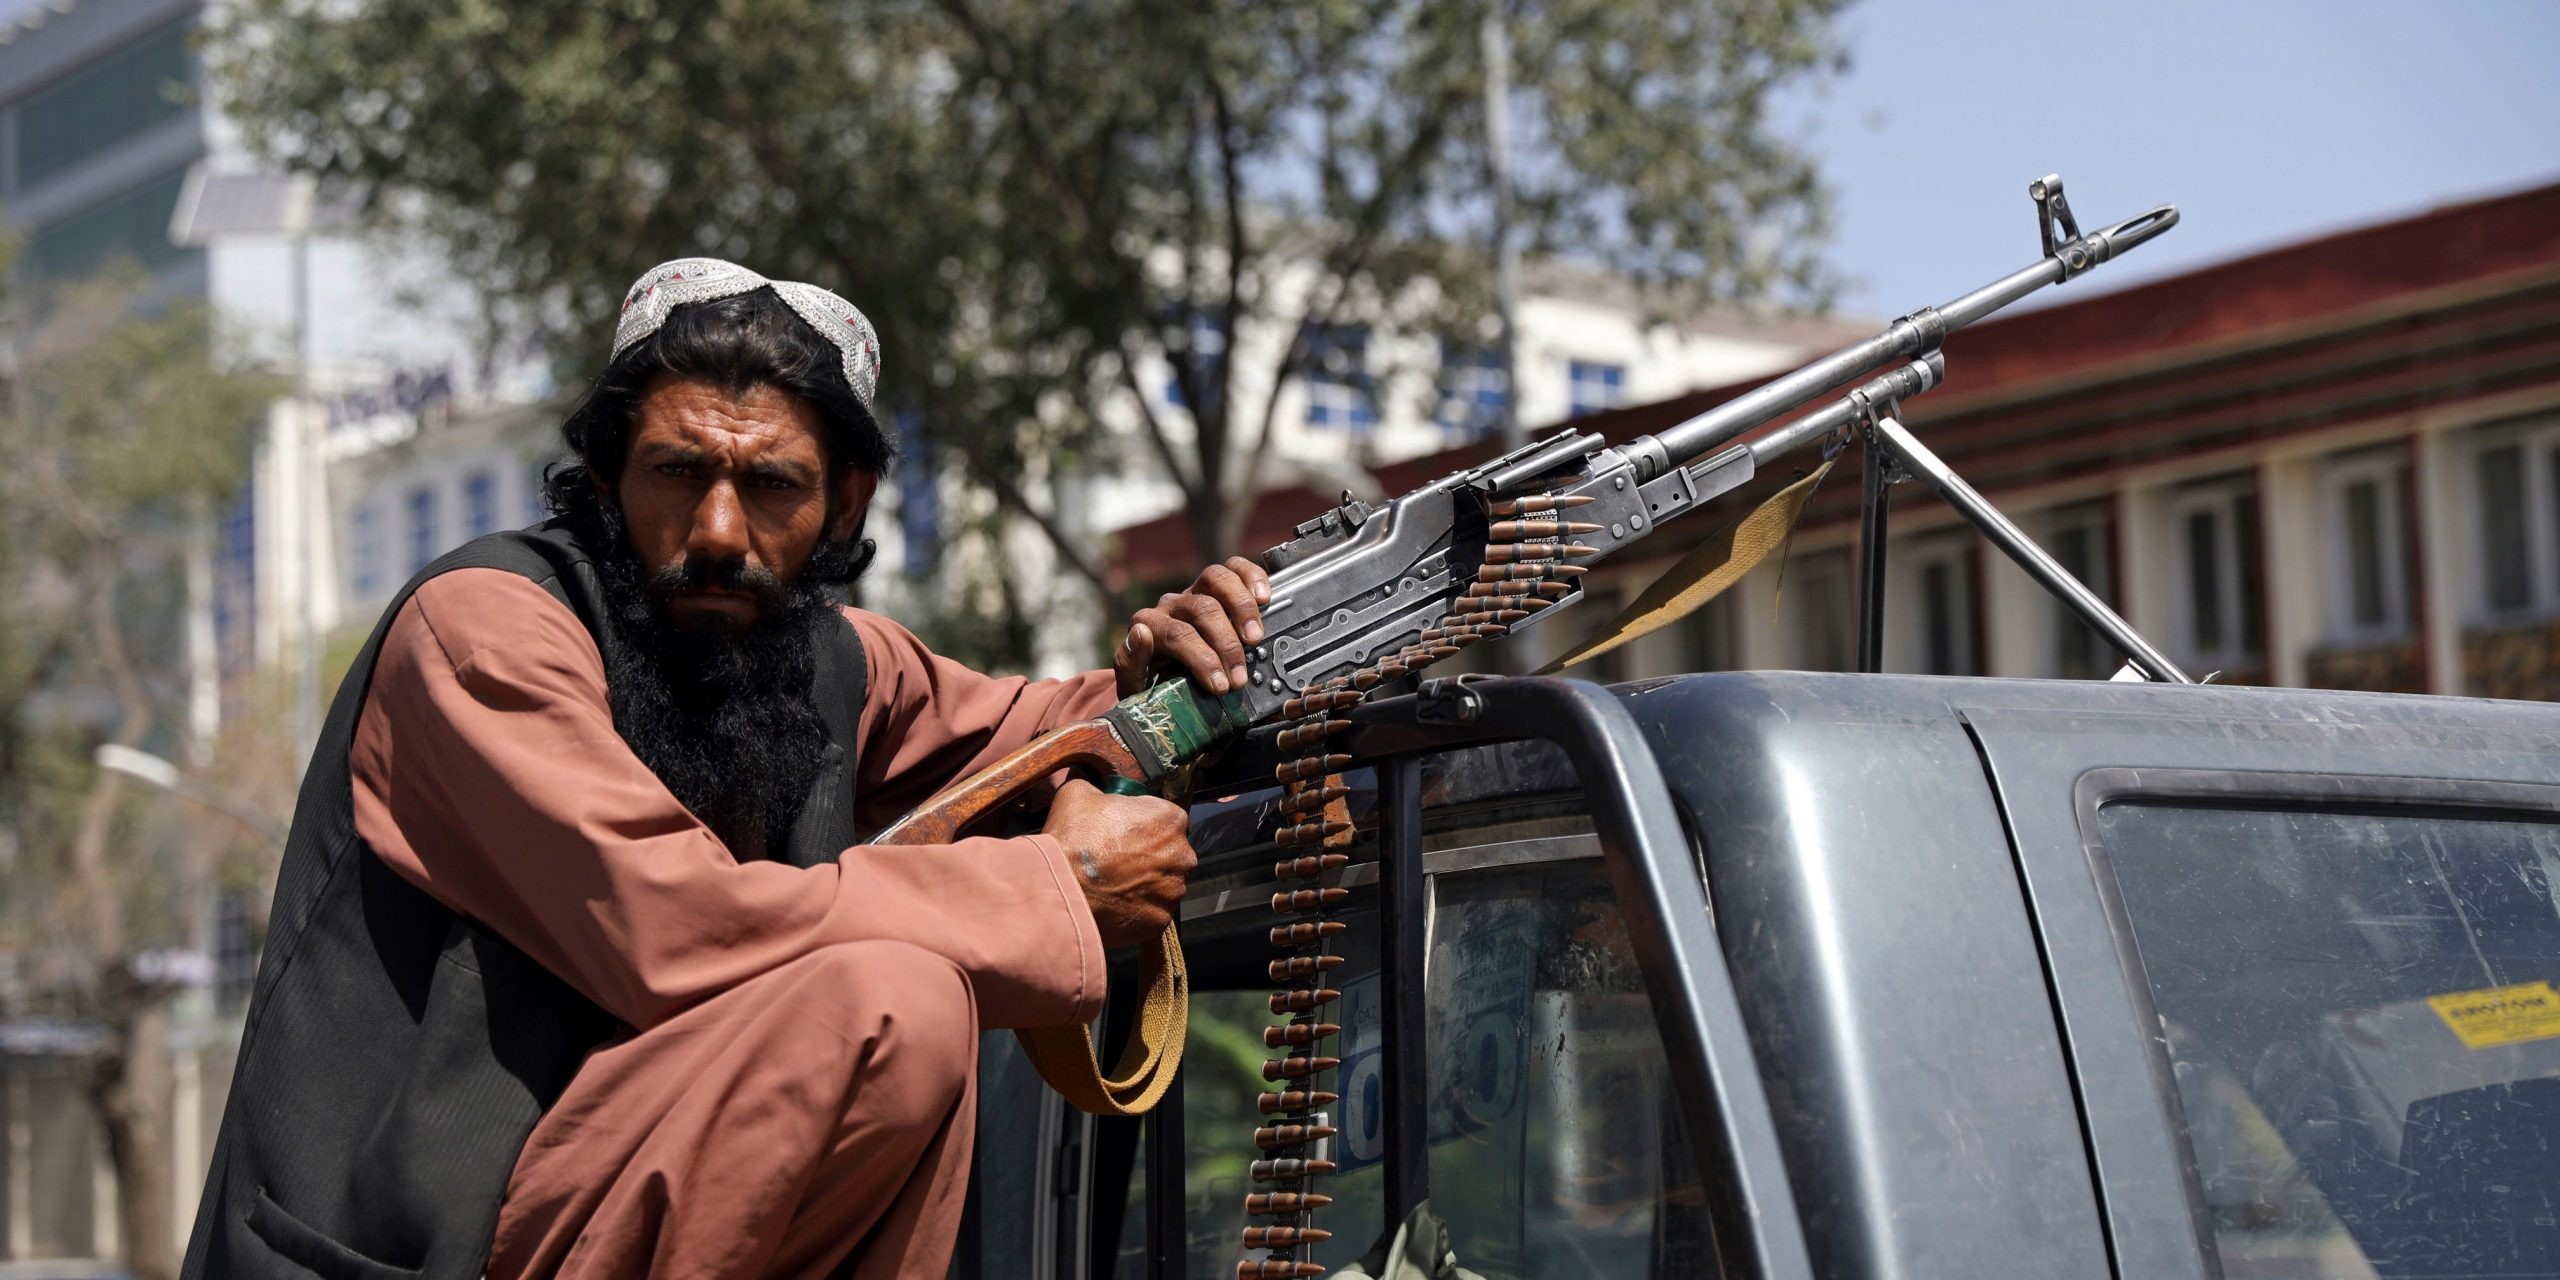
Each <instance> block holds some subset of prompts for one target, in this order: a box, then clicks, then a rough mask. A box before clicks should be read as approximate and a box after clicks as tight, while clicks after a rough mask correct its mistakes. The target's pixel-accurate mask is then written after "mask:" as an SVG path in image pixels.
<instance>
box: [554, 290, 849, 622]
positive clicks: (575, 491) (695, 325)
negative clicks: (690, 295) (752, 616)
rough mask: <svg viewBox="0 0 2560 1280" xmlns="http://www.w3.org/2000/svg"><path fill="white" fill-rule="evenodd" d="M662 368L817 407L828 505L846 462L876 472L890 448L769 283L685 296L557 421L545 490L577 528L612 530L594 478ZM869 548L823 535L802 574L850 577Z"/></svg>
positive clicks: (831, 347) (623, 446)
mask: <svg viewBox="0 0 2560 1280" xmlns="http://www.w3.org/2000/svg"><path fill="white" fill-rule="evenodd" d="M662 373H672V374H675V375H677V376H679V377H687V378H699V379H701V380H703V381H705V382H709V383H711V384H713V385H714V386H717V387H719V388H721V389H722V390H724V391H727V392H730V393H731V394H733V395H743V394H745V393H746V392H747V391H748V390H749V389H751V388H753V387H755V386H758V385H764V386H769V387H772V388H774V389H775V390H777V391H782V392H785V393H787V394H790V395H794V396H798V397H799V398H800V399H802V400H804V401H806V402H808V404H809V405H810V406H811V407H812V408H814V409H816V410H817V411H818V421H819V423H820V424H821V429H822V432H823V435H822V437H821V439H820V444H821V446H822V447H824V449H825V450H826V455H827V467H828V477H827V478H828V480H829V483H828V484H827V485H826V493H827V500H828V503H829V510H830V512H831V513H832V510H833V503H834V501H835V492H836V489H835V485H834V483H833V481H834V480H835V478H836V477H837V476H838V475H839V474H841V472H842V470H843V469H844V468H848V467H858V468H860V469H862V470H864V471H868V472H870V473H871V474H873V475H882V474H885V473H887V471H888V469H889V463H890V460H891V459H892V458H893V457H894V456H895V451H894V450H893V449H892V448H891V446H890V443H889V438H888V436H887V435H886V434H885V433H883V432H882V431H881V430H880V424H879V422H878V421H877V420H876V419H874V418H873V417H872V416H871V414H870V412H869V411H868V410H866V409H864V408H863V407H862V402H861V401H860V400H858V399H855V398H854V394H853V388H852V387H851V386H850V385H849V384H847V383H846V382H845V379H844V355H843V353H842V352H840V351H838V350H837V349H836V346H835V344H833V343H831V342H828V341H827V340H826V338H825V337H824V336H822V335H820V334H819V332H818V331H817V330H816V329H813V328H811V327H810V326H809V323H808V322H807V321H805V320H802V319H801V318H800V316H799V314H798V313H797V312H794V311H793V310H792V309H791V307H790V305H789V304H788V303H785V302H784V301H783V300H782V299H781V297H779V296H778V295H776V294H775V293H774V291H773V290H772V289H770V288H766V289H754V290H750V291H748V292H746V293H742V294H739V295H737V296H736V297H731V298H719V299H715V300H713V301H709V302H695V303H689V304H687V305H685V306H681V307H678V308H676V309H675V311H674V312H673V313H672V314H670V315H669V316H668V317H667V322H666V323H665V324H664V325H661V326H659V328H658V331H657V332H656V333H653V334H650V335H649V336H648V337H646V338H643V339H641V340H640V341H639V342H636V343H634V344H632V346H631V349H630V350H628V351H625V352H623V353H622V354H621V355H620V356H619V357H617V358H615V360H614V361H613V363H612V364H609V365H607V366H605V371H604V373H603V375H602V376H600V377H598V378H597V379H596V381H595V385H594V386H592V387H590V388H588V389H587V394H586V396H585V398H583V399H581V400H580V401H579V402H578V405H577V407H576V408H574V409H572V410H570V411H569V417H568V419H567V420H566V421H565V422H563V423H561V424H560V436H561V440H562V442H563V443H565V444H567V445H568V447H569V457H568V458H566V459H564V460H562V461H559V462H555V463H553V464H551V466H550V467H549V468H548V469H547V470H546V471H545V472H544V474H543V480H542V498H543V502H544V504H545V505H547V506H549V507H550V508H551V510H552V511H554V512H556V513H558V514H560V515H563V516H566V517H568V518H569V520H570V522H571V524H572V526H573V527H575V528H576V529H577V530H578V531H579V532H581V533H587V534H591V535H603V534H606V533H607V531H608V530H610V531H611V533H612V534H619V532H620V530H619V528H618V526H619V524H620V521H619V520H618V519H615V518H614V517H615V516H616V515H617V514H618V513H615V512H612V511H609V510H607V509H606V504H605V502H604V500H603V499H602V498H600V497H599V495H598V493H597V490H596V484H595V477H597V476H601V477H603V478H604V480H605V488H606V489H607V490H610V489H612V487H613V482H614V481H615V480H617V479H619V478H620V476H621V474H622V463H623V460H624V459H625V458H626V457H628V456H629V455H630V452H631V432H632V429H633V428H634V427H635V426H637V425H638V423H639V418H640V402H641V400H642V399H643V398H645V397H646V396H647V394H648V390H649V383H650V382H651V381H652V380H653V379H655V378H656V377H657V376H658V375H659V374H662ZM874 551H875V548H874V547H873V545H872V543H871V541H870V540H869V539H867V538H863V537H861V536H860V535H859V534H856V535H855V537H854V538H852V539H849V540H847V541H845V542H841V543H839V542H827V543H822V544H820V546H819V548H818V553H817V554H816V555H815V556H814V557H812V558H811V559H810V561H809V563H808V565H807V567H806V568H804V569H802V570H801V573H800V577H801V579H802V580H803V581H806V582H809V583H812V584H816V585H822V586H824V585H840V584H843V583H848V582H851V581H853V580H854V579H855V578H857V577H859V576H861V573H862V571H863V569H864V568H865V567H867V566H869V564H870V563H871V557H872V555H873V552H874Z"/></svg>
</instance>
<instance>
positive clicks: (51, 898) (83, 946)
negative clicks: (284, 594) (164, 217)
mask: <svg viewBox="0 0 2560 1280" xmlns="http://www.w3.org/2000/svg"><path fill="white" fill-rule="evenodd" d="M0 338H5V342H6V346H7V349H8V352H9V355H10V357H11V359H10V361H9V364H8V366H7V370H6V381H5V386H0V457H6V458H7V459H8V460H9V462H8V465H7V467H5V468H0V598H6V599H8V600H9V601H10V602H11V615H10V620H9V625H8V626H7V627H6V628H0V823H5V826H6V829H7V832H8V835H9V837H10V844H11V846H12V848H13V849H14V851H15V856H16V858H17V865H15V866H13V867H11V868H10V871H11V874H10V875H9V876H8V877H7V882H8V890H9V900H8V901H7V902H6V904H5V906H6V912H5V923H6V924H7V925H8V927H9V930H10V932H11V934H12V935H13V937H14V938H15V939H16V940H17V941H18V942H19V943H20V944H21V945H22V946H29V947H33V948H35V949H37V950H58V951H62V952H66V953H71V954H75V955H78V954H82V953H85V955H86V956H87V958H88V960H89V961H91V962H100V963H103V962H109V961H112V960H114V959H116V958H117V953H118V952H119V951H120V949H121V947H122V946H123V945H124V944H125V943H127V942H137V944H139V942H144V941H167V940H169V938H168V930H167V928H166V927H163V926H172V927H173V922H174V921H175V919H176V918H177V917H176V913H175V910H174V907H173V905H172V900H171V893H170V891H169V883H168V881H167V880H165V879H156V878H154V877H153V876H152V875H151V874H150V873H148V872H146V871H144V870H143V869H142V868H141V867H139V866H137V865H134V863H133V862H132V861H127V862H126V863H125V865H123V866H122V867H120V868H118V870H120V871H121V872H122V873H123V874H122V875H111V874H108V872H107V869H106V868H104V867H103V866H83V865H80V864H81V851H82V850H83V849H85V848H87V847H89V846H95V845H100V844H101V843H102V842H105V841H107V840H108V838H109V837H110V836H114V837H120V838H121V840H120V841H119V843H120V844H121V841H122V840H130V841H131V842H132V843H131V844H130V845H125V846H123V847H125V848H127V849H130V850H133V851H134V856H135V857H136V858H145V857H149V856H152V855H151V854H150V852H149V848H157V849H161V850H162V851H165V850H166V847H167V845H168V843H169V841H170V840H172V839H174V838H175V836H176V833H175V831H174V829H173V828H172V827H170V826H169V825H167V824H166V822H165V820H164V819H161V818H152V817H149V816H148V814H147V812H146V811H148V810H150V806H148V805H145V804H139V803H132V802H130V797H127V798H126V799H125V800H119V799H118V797H117V795H116V793H115V792H114V791H113V790H111V789H103V788H102V777H103V775H101V773H100V772H99V770H98V769H97V767H96V766H95V764H94V763H93V762H92V760H91V752H92V750H93V749H94V748H95V747H96V746H97V745H98V744H99V743H100V742H101V741H108V740H112V741H117V742H121V743H124V744H126V745H135V746H142V745H147V746H150V747H152V748H154V749H160V750H173V749H174V748H173V746H172V745H171V744H170V742H169V741H168V740H167V733H166V728H167V726H169V725H171V724H172V723H174V721H175V720H176V717H175V716H173V715H171V714H170V712H171V711H172V710H173V709H174V706H175V704H176V702H177V701H178V699H179V698H180V696H181V688H182V685H183V680H182V671H183V661H184V657H183V648H184V646H183V637H182V631H183V628H182V625H181V617H180V612H181V609H182V604H183V598H184V597H183V585H182V582H183V580H182V573H181V560H180V556H181V551H182V545H183V538H184V536H185V531H186V528H187V526H188V522H189V518H190V516H191V514H193V513H199V512H206V511H211V510H213V509H215V508H216V507H217V506H218V505H219V504H221V503H223V502H226V501H228V500H230V498H231V497H232V496H233V495H234V494H236V493H237V491H238V489H239V486H240V485H241V483H242V481H243V479H244V478H245V475H246V472H247V466H248V460H249V454H250V436H251V432H252V430H253V429H254V427H255V426H256V424H257V423H258V422H259V421H260V419H261V416H262V415H263V413H264V411H265V409H266V406H267V405H268V404H269V403H270V402H271V401H272V399H273V398H274V396H275V395H276V394H277V392H278V391H279V390H280V384H279V383H278V382H277V381H276V380H274V379H272V378H269V377H267V376H264V375H262V374H260V373H257V372H255V371H245V370H240V369H236V368H227V367H225V365H224V363H223V362H222V361H221V360H219V359H218V358H217V353H216V351H215V349H214V348H215V336H214V329H213V326H212V324H211V322H210V317H209V316H208V314H207V313H206V311H205V309H204V308H203V307H202V306H201V305H200V304H196V303H190V302H176V301H171V300H168V299H166V298H162V297H158V296H155V294H154V293H153V292H152V290H151V288H150V286H149V283H148V282H147V281H146V280H145V279H143V278H142V277H141V276H140V275H139V274H138V273H133V272H110V273H109V274H107V275H105V276H102V277H100V278H97V279H93V280H88V281H82V282H76V283H72V284H68V285H65V286H62V287H60V288H58V289H55V290H52V291H49V292H47V293H45V294H43V295H41V296H36V297H29V298H23V299H16V300H13V304H12V305H11V306H9V307H8V308H6V310H5V312H0ZM155 735H157V736H156V737H155ZM190 816H193V815H190ZM155 821H157V822H161V823H162V825H160V826H159V827H157V828H155V827H153V825H152V824H153V822H155ZM146 845H147V846H149V848H145V847H144V846H146ZM91 861H92V862H95V861H96V859H95V858H92V859H91ZM138 922H147V923H145V924H144V926H143V927H142V928H141V930H140V935H142V936H141V937H140V938H139V939H137V935H135V934H134V933H133V932H132V931H130V930H129V929H128V928H127V926H128V925H132V924H136V923H138ZM75 967H76V966H75Z"/></svg>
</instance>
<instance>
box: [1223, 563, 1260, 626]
mask: <svg viewBox="0 0 2560 1280" xmlns="http://www.w3.org/2000/svg"><path fill="white" fill-rule="evenodd" d="M1226 567H1227V572H1229V573H1232V574H1234V575H1236V577H1238V578H1240V579H1242V580H1243V581H1244V586H1245V590H1247V591H1250V592H1252V593H1253V603H1254V604H1255V605H1256V606H1261V605H1266V604H1269V603H1271V575H1270V574H1269V573H1268V572H1266V571H1264V569H1263V567H1262V564H1261V562H1260V561H1257V560H1255V559H1254V558H1253V557H1251V556H1228V557H1227V565H1226ZM1255 612H1256V613H1257V614H1258V613H1260V612H1261V610H1260V608H1259V607H1257V608H1256V609H1255Z"/></svg>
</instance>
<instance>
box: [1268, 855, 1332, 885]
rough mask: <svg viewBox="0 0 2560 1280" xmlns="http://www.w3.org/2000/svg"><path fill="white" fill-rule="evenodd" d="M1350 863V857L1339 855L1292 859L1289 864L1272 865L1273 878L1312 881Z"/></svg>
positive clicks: (1277, 863) (1308, 856)
mask: <svg viewBox="0 0 2560 1280" xmlns="http://www.w3.org/2000/svg"><path fill="white" fill-rule="evenodd" d="M1349 861H1351V859H1350V858H1349V857H1347V856H1345V855H1343V854H1339V853H1323V854H1316V853H1311V854H1308V855H1307V856H1305V857H1303V858H1291V859H1290V860H1288V861H1287V862H1275V863H1272V864H1271V878H1272V879H1274V880H1312V879H1314V878H1316V877H1317V876H1320V875H1323V874H1324V873H1326V872H1328V871H1331V870H1333V869H1334V868H1336V867H1339V866H1341V865H1343V864H1344V863H1347V862H1349Z"/></svg>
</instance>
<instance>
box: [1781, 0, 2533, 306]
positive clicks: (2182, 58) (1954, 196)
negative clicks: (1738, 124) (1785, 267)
mask: <svg viewBox="0 0 2560 1280" xmlns="http://www.w3.org/2000/svg"><path fill="white" fill-rule="evenodd" d="M1840 29H1841V33H1842V35H1843V36H1844V37H1845V38H1846V41H1847V44H1848V47H1849V52H1850V56H1851V58H1852V65H1851V67H1850V69H1849V70H1848V71H1847V72H1846V73H1845V74H1844V75H1842V76H1840V77H1837V78H1835V79H1833V80H1832V81H1831V82H1830V83H1829V84H1828V85H1827V86H1826V87H1824V88H1822V89H1821V90H1819V91H1817V92H1813V93H1808V94H1802V95H1797V96H1795V97H1794V98H1792V99H1791V100H1790V101H1789V102H1788V103H1787V104H1785V107H1784V109H1783V112H1782V114H1781V116H1780V118H1781V119H1784V120H1787V121H1789V122H1790V124H1791V126H1792V127H1794V128H1795V129H1796V130H1797V132H1798V136H1800V137H1802V138H1804V139H1806V140H1807V141H1808V142H1809V143H1810V144H1811V145H1812V147H1813V149H1814V152H1815V154H1816V155H1818V156H1819V157H1820V158H1821V160H1822V163H1823V167H1824V172H1825V174H1826V176H1827V178H1828V179H1829V181H1830V182H1831V184H1832V186H1833V188H1834V190H1835V192H1836V194H1837V197H1838V199H1837V203H1836V206H1835V234H1834V238H1833V241H1832V246H1831V254H1830V256H1831V260H1832V262H1833V263H1834V264H1835V266H1836V267H1837V268H1838V269H1839V270H1840V271H1842V272H1843V273H1844V274H1847V275H1850V276H1854V277H1859V278H1861V279H1862V280H1863V283H1862V284H1856V285H1853V286H1852V287H1851V288H1850V290H1849V291H1848V292H1847V293H1846V294H1844V296H1843V297H1842V299H1841V305H1840V310H1841V311H1842V312H1843V313H1846V314H1851V315H1870V316H1888V315H1893V314H1898V313H1900V312H1903V311H1907V310H1910V309H1911V308H1913V307H1917V306H1920V305H1923V304H1934V303H1939V302H1943V301H1946V300H1947V299H1948V298H1949V297H1952V296H1953V295H1954V294H1956V293H1957V292H1959V291H1961V290H1964V289H1967V288H1971V287H1972V286H1974V285H1976V284H1980V283H1983V282H1986V281H1988V280H1990V279H1991V278H1993V277H1994V276H1995V275H1997V274H1999V273H2002V272H2005V271H2007V270H2009V269H2011V268H2013V267H2018V266H2023V265H2025V264H2026V263H2027V262H2028V261H2030V260H2031V259H2033V258H2034V256H2035V255H2036V253H2037V244H2036V236H2035V217H2034V207H2033V205H2032V204H2031V203H2030V202H2029V201H2028V199H2027V194H2026V184H2027V182H2028V181H2029V180H2030V179H2032V178H2034V177H2036V176H2038V175H2040V174H2043V173H2045V172H2048V171H2055V170H2058V171H2060V172H2061V173H2062V175H2063V177H2064V178H2065V179H2066V184H2067V188H2068V192H2069V195H2070V199H2071V205H2072V210H2073V212H2075V213H2077V214H2078V215H2079V216H2080V219H2081V223H2082V225H2083V226H2084V227H2089V226H2096V225H2101V224H2105V223H2111V222H2115V221H2117V220H2119V219H2122V218H2126V217H2130V216H2132V215H2133V214H2134V213H2136V212H2138V211H2140V210H2142V209H2147V208H2149V207H2151V206H2152V205H2154V204H2159V203H2162V202H2168V203H2173V204H2176V205H2177V206H2179V210H2180V213H2181V215H2182V221H2181V222H2180V225H2179V226H2178V227H2176V228H2175V229H2173V230H2171V231H2170V232H2169V233H2168V234H2167V235H2165V236H2163V237H2161V238H2160V239H2158V240H2155V241H2153V242H2151V243H2150V244H2148V245H2145V246H2143V248H2142V249H2141V250H2140V251H2139V252H2137V253H2135V254H2133V255H2132V256H2130V257H2128V258H2126V259H2125V260H2124V261H2122V262H2120V263H2117V264H2114V265H2112V266H2109V267H2107V268H2106V269H2104V270H2102V271H2101V272H2099V273H2098V274H2096V275H2094V276H2091V277H2089V278H2088V279H2087V280H2085V281H2080V282H2075V283H2074V284H2072V285H2070V286H2068V287H2067V288H2066V289H2065V290H2062V291H2057V292H2056V293H2052V294H2047V295H2045V296H2046V297H2047V298H2048V299H2052V300H2057V301H2058V300H2061V299H2062V298H2065V297H2068V296H2072V295H2076V294H2080V293H2081V292H2082V291H2084V290H2087V289H2088V288H2089V287H2090V286H2098V287H2101V288H2118V287H2122V286H2123V285H2125V284H2126V283H2129V282H2132V281H2136V280H2142V279H2150V278H2156V277H2158V276H2161V275H2167V274H2174V273H2176V272H2179V271H2184V270H2188V269H2191V268H2194V267H2198V266H2202V265H2205V264H2207V263H2210V262H2214V261H2217V260H2221V259H2225V258H2229V257H2233V256H2237V255H2241V254H2245V253H2248V252H2251V251H2254V250H2257V249H2262V248H2266V247H2269V246H2272V245H2277V244H2282V243H2285V242H2288V241H2293V240H2299V239H2303V238H2306V237H2308V236H2313V235H2317V234H2320V233H2322V232H2326V231H2333V230H2337V229H2340V228H2344V227H2351V226H2356V225H2359V224H2363V223H2369V222H2376V221H2383V220H2387V219H2390V218H2393V217H2397V216H2401V215H2405V214H2410V213H2415V212H2418V211H2421V210H2424V209H2427V208H2429V207H2432V206H2435V205H2438V204H2444V203H2451V202H2456V201H2460V200H2465V199H2471V198H2475V197H2478V196H2483V195H2492V194H2497V193H2500V192H2504V191H2513V190H2517V189H2520V188H2524V187H2530V186H2537V185H2541V184H2543V183H2547V182H2554V181H2560V2H2554V0H2436V2H2433V3H2417V2H2406V3H2396V4H2395V3H2382V2H2380V0H2322V2H2319V3H2313V2H2311V0H2225V2H2224V3H2211V2H2209V0H2120V2H2118V3H2112V4H2085V3H2077V2H2074V3H2067V4H2066V3H2055V2H2052V0H2047V2H2046V3H2029V2H2027V0H1966V2H1965V3H1953V2H1950V0H1938V2H1935V3H1923V2H1920V0H1865V2H1864V3H1862V4H1859V5H1857V6H1856V7H1854V8H1852V9H1851V10H1849V12H1848V13H1847V14H1846V15H1844V17H1843V18H1842V19H1841V28H1840Z"/></svg>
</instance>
